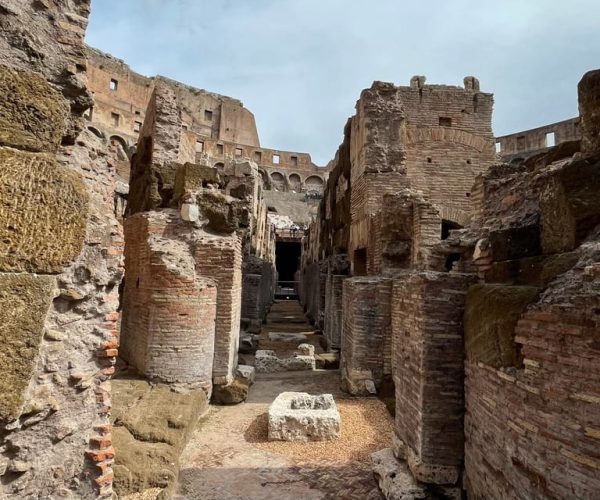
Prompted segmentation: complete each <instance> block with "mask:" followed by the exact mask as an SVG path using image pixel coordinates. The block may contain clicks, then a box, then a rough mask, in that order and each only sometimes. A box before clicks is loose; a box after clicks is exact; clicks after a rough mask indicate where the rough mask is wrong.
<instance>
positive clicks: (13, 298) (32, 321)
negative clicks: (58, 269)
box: [0, 273, 56, 423]
mask: <svg viewBox="0 0 600 500" xmlns="http://www.w3.org/2000/svg"><path fill="white" fill-rule="evenodd" d="M55 286H56V280H55V278H54V277H52V276H35V275H31V274H24V273H22V274H4V273H0V366H2V377H0V422H1V423H5V422H7V421H11V420H14V419H16V418H17V417H18V416H19V413H20V410H21V406H22V404H23V402H24V398H25V390H26V389H27V386H28V385H29V380H30V379H31V377H32V375H33V373H34V366H35V360H36V358H37V356H38V349H39V346H40V343H41V342H42V337H43V333H44V332H43V329H44V320H45V318H46V314H47V312H48V308H49V307H50V304H51V303H52V299H53V292H54V288H55Z"/></svg>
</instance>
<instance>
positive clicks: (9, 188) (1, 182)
mask: <svg viewBox="0 0 600 500" xmlns="http://www.w3.org/2000/svg"><path fill="white" fill-rule="evenodd" d="M88 198H89V196H88V192H87V190H86V187H85V184H84V183H83V180H82V178H81V175H80V174H78V173H77V172H74V171H72V170H67V169H66V168H63V167H61V166H60V165H58V164H57V163H56V160H55V159H54V158H53V157H52V156H50V155H46V154H41V153H26V152H21V151H16V150H14V149H8V148H0V270H2V271H28V272H36V273H59V272H60V271H62V269H63V267H64V266H66V265H67V264H68V263H69V262H71V261H72V260H73V259H74V258H75V257H77V255H78V254H79V253H80V252H81V249H82V247H83V241H84V238H85V230H86V223H87V214H88V204H89V201H88Z"/></svg>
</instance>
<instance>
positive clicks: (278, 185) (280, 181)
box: [270, 170, 286, 191]
mask: <svg viewBox="0 0 600 500" xmlns="http://www.w3.org/2000/svg"><path fill="white" fill-rule="evenodd" d="M270 178H271V185H272V187H273V189H275V190H276V191H285V190H286V178H285V175H283V174H282V173H281V172H279V171H277V170H276V171H274V172H271V175H270Z"/></svg>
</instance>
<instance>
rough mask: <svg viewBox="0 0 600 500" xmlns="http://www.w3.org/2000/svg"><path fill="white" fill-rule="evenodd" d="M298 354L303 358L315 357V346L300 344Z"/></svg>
mask: <svg viewBox="0 0 600 500" xmlns="http://www.w3.org/2000/svg"><path fill="white" fill-rule="evenodd" d="M298 352H299V353H300V354H301V355H303V356H314V355H315V346H314V345H312V344H300V345H299V346H298Z"/></svg>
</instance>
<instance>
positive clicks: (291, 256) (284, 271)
mask: <svg viewBox="0 0 600 500" xmlns="http://www.w3.org/2000/svg"><path fill="white" fill-rule="evenodd" d="M300 251H301V246H300V242H298V241H278V242H277V243H276V244H275V266H276V267H277V273H278V275H279V277H278V279H279V281H294V275H295V274H296V271H297V270H298V264H299V262H300Z"/></svg>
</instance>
